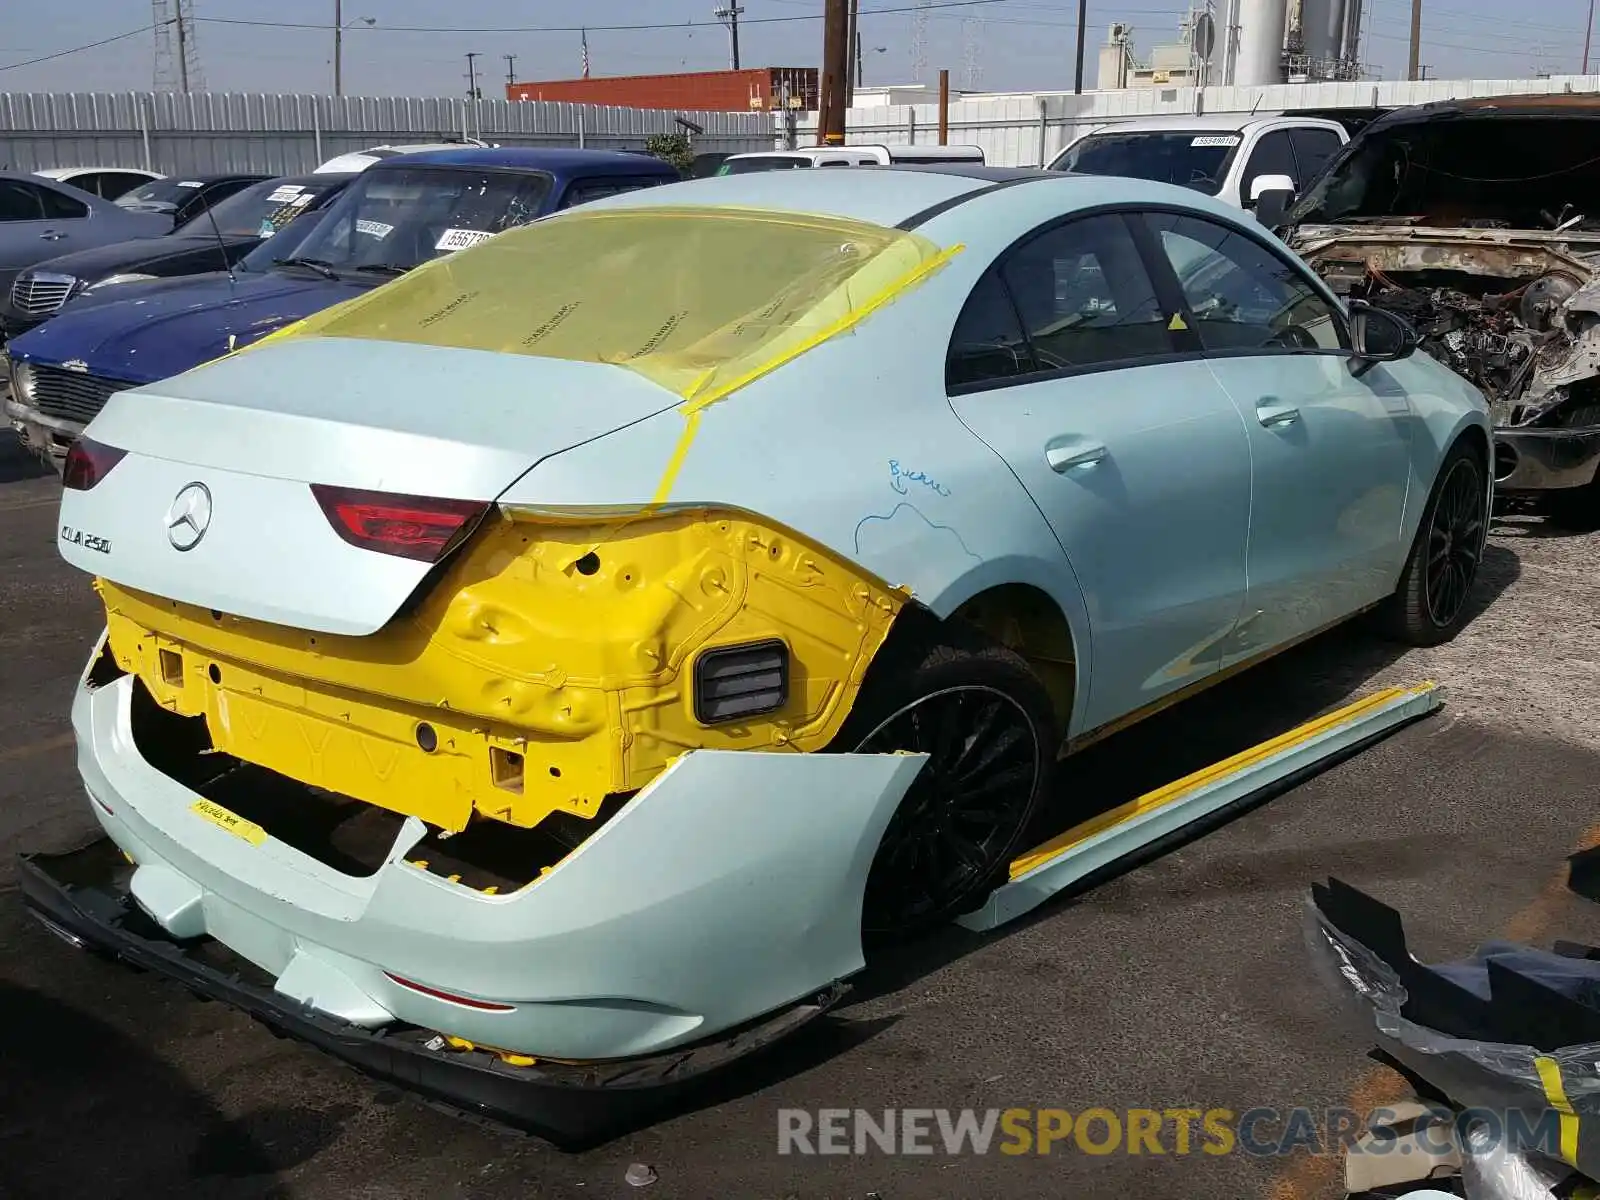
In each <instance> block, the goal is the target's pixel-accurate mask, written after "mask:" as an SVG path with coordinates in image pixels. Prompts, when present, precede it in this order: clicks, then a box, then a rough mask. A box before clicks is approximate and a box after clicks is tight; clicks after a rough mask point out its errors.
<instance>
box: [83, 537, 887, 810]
mask: <svg viewBox="0 0 1600 1200" xmlns="http://www.w3.org/2000/svg"><path fill="white" fill-rule="evenodd" d="M591 548H593V550H594V555H595V557H596V558H598V559H599V563H598V566H597V567H595V569H594V570H593V572H592V573H590V574H584V573H583V570H581V569H580V568H587V567H590V566H594V564H593V562H592V560H590V561H585V560H584V555H585V554H587V553H588V552H589V551H590V550H591ZM97 586H98V588H99V590H100V593H101V596H102V598H103V600H104V602H105V606H106V613H107V621H108V625H109V628H110V641H111V647H112V652H113V653H114V655H115V656H116V659H117V661H118V663H119V664H121V666H122V667H123V668H124V669H126V670H129V671H132V672H135V673H137V674H138V675H139V677H140V678H141V680H142V681H143V682H144V684H145V686H146V687H147V688H148V689H149V691H150V692H151V694H152V695H153V696H154V697H155V698H156V700H157V701H158V702H159V703H160V704H162V705H164V706H165V707H167V708H169V709H171V710H173V711H174V712H177V713H180V714H182V715H184V716H204V717H205V719H206V723H207V726H208V728H209V730H210V733H211V738H212V741H213V744H214V745H215V747H216V748H217V749H218V750H221V751H224V752H226V753H228V754H231V755H233V756H235V757H237V758H239V759H242V760H244V761H246V762H250V763H255V764H257V765H260V766H263V767H267V768H269V769H271V770H274V771H277V772H278V773H280V774H282V775H286V776H289V777H291V778H293V779H297V780H300V781H301V782H304V783H307V784H311V785H313V786H316V787H321V788H325V789H327V790H329V791H332V792H337V793H340V794H343V795H347V796H353V797H356V798H357V799H360V800H364V801H367V802H368V803H371V804H375V805H379V806H381V807H384V808H388V809H391V810H393V811H396V812H400V813H404V814H407V815H414V816H417V817H420V818H421V819H422V820H424V821H427V822H429V823H430V824H433V825H437V826H440V827H442V828H445V829H452V830H455V829H461V828H464V827H465V826H466V824H467V822H468V820H469V819H470V818H471V817H472V815H473V814H474V812H476V813H479V814H482V815H484V816H488V817H492V818H495V819H498V820H502V821H506V822H509V823H511V824H513V825H520V826H525V827H531V826H534V825H537V824H538V823H539V822H540V821H541V820H543V819H544V818H545V817H546V816H547V815H549V814H550V813H553V812H567V813H572V814H575V815H578V816H584V817H592V816H594V815H595V814H596V813H597V812H598V811H599V808H600V803H601V801H602V800H603V799H604V797H605V796H607V795H608V794H611V793H614V792H626V791H631V790H634V789H637V788H640V787H643V786H644V785H645V784H646V783H648V782H649V781H650V780H651V779H653V778H654V777H655V776H656V775H657V774H658V773H660V772H661V771H662V770H663V769H664V768H665V767H666V766H667V764H668V763H669V762H670V761H671V760H672V759H673V758H675V757H676V756H678V755H679V754H682V753H683V752H685V751H687V750H692V749H698V748H709V749H723V750H726V749H749V750H793V751H813V750H818V749H821V748H822V747H823V746H825V745H827V743H828V742H829V741H830V740H831V739H832V738H833V736H834V735H835V734H836V733H837V732H838V729H839V726H840V725H841V724H842V723H843V721H844V718H845V716H846V715H847V714H848V712H849V710H850V707H851V704H852V703H853V702H854V699H855V696H856V693H857V691H858V690H859V688H860V684H861V680H862V677H863V676H864V674H865V672H866V668H867V665H868V663H870V662H871V660H872V657H873V655H874V654H875V653H876V652H877V650H878V648H879V646H881V645H882V643H883V641H884V639H885V637H887V635H888V632H889V627H890V625H891V624H892V622H893V621H894V618H895V616H896V614H897V613H898V612H899V610H900V608H901V607H902V606H903V604H904V603H905V599H906V597H905V596H904V595H903V594H902V593H900V592H897V591H895V590H893V589H890V588H889V587H887V586H886V585H884V584H882V583H880V582H878V581H877V580H874V579H871V578H869V577H868V576H866V575H864V574H863V573H862V572H861V571H860V570H859V569H857V568H855V567H853V566H852V565H850V564H848V563H846V562H844V561H842V560H840V559H838V558H837V557H835V556H833V555H832V554H830V553H828V552H827V551H824V550H821V549H819V548H818V547H816V546H813V545H811V544H810V543H808V542H805V541H803V540H802V539H800V538H799V537H797V536H796V535H794V534H792V533H789V532H788V531H786V530H780V529H776V528H774V527H772V526H771V525H769V524H766V523H764V522H761V521H759V520H758V519H755V518H751V517H748V516H746V515H743V514H736V513H731V512H710V511H705V510H696V511H684V512H675V513H670V514H659V513H658V514H655V515H652V516H641V517H636V518H634V519H633V520H631V521H629V522H627V523H625V524H623V525H622V526H621V527H618V525H617V524H616V523H615V521H610V522H606V521H602V520H600V519H598V518H597V519H594V520H591V521H583V522H577V521H571V522H563V521H557V520H553V519H551V518H549V517H546V516H542V515H541V516H539V517H538V518H531V517H524V516H517V515H506V514H501V513H495V514H491V516H490V517H489V518H488V520H487V521H486V523H485V527H484V528H482V529H480V530H479V531H478V533H477V534H476V535H475V536H474V538H473V539H472V541H471V542H470V543H469V544H468V545H467V546H466V547H464V548H463V550H462V552H461V553H460V554H459V556H458V557H457V558H456V559H455V560H454V563H453V565H452V566H451V567H450V568H449V570H448V571H447V572H446V573H445V575H444V577H443V578H442V579H441V580H440V581H439V582H438V583H437V584H435V585H434V586H432V588H431V590H430V591H429V593H428V595H427V596H426V597H425V598H423V599H422V601H421V602H420V603H419V604H418V605H417V606H416V607H415V608H414V609H412V610H408V611H403V612H402V613H401V614H400V615H398V616H396V617H395V618H394V619H393V620H392V621H391V622H390V623H389V624H388V625H387V626H386V627H385V628H384V629H382V630H381V631H379V632H378V633H376V634H373V635H371V636H369V637H340V636H333V635H326V634H309V633H306V632H304V631H300V630H294V629H289V628H285V627H282V626H277V625H271V624H268V623H265V622H259V621H251V620H246V619H243V618H237V617H232V616H227V615H213V614H211V613H210V612H208V611H207V610H204V609H197V608H194V607H192V606H189V605H185V604H180V603H178V602H176V601H171V600H164V599H160V598H157V597H153V596H148V595H145V594H143V593H137V592H133V591H130V590H128V589H124V588H120V587H118V586H116V585H115V584H112V583H110V582H108V581H105V580H101V581H99V582H98V583H97ZM767 638H781V639H782V640H783V641H784V642H785V643H786V644H787V646H788V648H789V655H790V687H789V699H788V702H787V703H786V704H785V705H784V707H783V708H782V709H781V710H779V711H778V712H776V713H771V714H766V715H764V716H760V717H756V718H751V719H749V720H741V721H734V722H730V723H728V724H723V725H717V726H713V727H706V726H703V725H700V724H699V723H698V722H697V721H696V720H695V718H694V711H693V696H692V690H693V689H692V678H693V662H694V657H695V655H696V653H697V652H698V651H700V650H701V649H703V648H706V647H717V646H726V645H738V644H743V643H747V642H757V641H761V640H764V639H767ZM422 723H427V724H428V725H430V726H431V727H432V728H433V730H434V732H435V736H436V747H435V749H434V750H433V752H432V753H429V752H427V751H425V750H423V749H422V748H421V746H419V744H418V727H419V725H420V724H422Z"/></svg>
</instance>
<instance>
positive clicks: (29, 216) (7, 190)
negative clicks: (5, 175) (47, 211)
mask: <svg viewBox="0 0 1600 1200" xmlns="http://www.w3.org/2000/svg"><path fill="white" fill-rule="evenodd" d="M43 191H44V189H43V188H35V187H32V186H30V185H29V184H26V183H19V182H18V181H17V180H15V179H0V221H42V220H44V201H43V200H42V199H41V195H42V193H43Z"/></svg>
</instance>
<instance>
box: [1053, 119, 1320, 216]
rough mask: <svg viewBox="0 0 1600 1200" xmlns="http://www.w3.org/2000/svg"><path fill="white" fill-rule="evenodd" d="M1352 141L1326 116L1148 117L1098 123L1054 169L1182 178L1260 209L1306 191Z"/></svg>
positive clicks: (1186, 184) (1242, 205)
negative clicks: (1268, 200) (1277, 197)
mask: <svg viewBox="0 0 1600 1200" xmlns="http://www.w3.org/2000/svg"><path fill="white" fill-rule="evenodd" d="M1349 140H1350V135H1349V134H1348V133H1347V132H1346V131H1345V128H1344V126H1343V125H1341V124H1339V123H1338V122H1337V121H1328V120H1324V119H1322V118H1320V117H1295V116H1286V115H1284V114H1283V113H1268V114H1260V113H1255V114H1252V113H1217V114H1214V115H1209V116H1201V117H1193V116H1172V117H1143V118H1138V119H1135V120H1130V121H1118V122H1116V123H1114V124H1106V125H1100V126H1096V127H1094V128H1092V129H1090V130H1089V131H1088V132H1087V133H1085V134H1084V135H1083V136H1082V137H1080V138H1078V140H1077V141H1075V142H1073V143H1072V144H1071V145H1070V146H1068V147H1067V148H1066V149H1065V150H1063V151H1062V152H1061V153H1060V155H1058V156H1057V158H1056V159H1055V161H1054V162H1052V163H1051V164H1050V169H1051V170H1052V171H1075V172H1077V173H1078V174H1081V175H1129V176H1133V177H1134V178H1136V179H1153V180H1156V181H1159V182H1161V183H1175V184H1178V185H1179V186H1181V187H1189V188H1194V189H1195V190H1196V191H1200V192H1204V193H1205V194H1206V195H1208V196H1215V197H1217V198H1218V199H1219V200H1222V201H1225V202H1226V203H1228V204H1232V205H1235V206H1236V207H1238V208H1243V209H1254V208H1255V207H1256V201H1257V200H1258V199H1260V198H1261V196H1262V195H1263V194H1264V193H1266V192H1281V191H1282V190H1283V189H1285V188H1287V189H1289V190H1290V191H1291V192H1293V194H1294V195H1295V196H1298V195H1300V194H1301V193H1302V192H1303V191H1304V190H1305V188H1306V187H1307V185H1309V184H1310V183H1311V181H1312V180H1314V179H1315V178H1316V177H1317V176H1318V175H1320V174H1322V168H1323V167H1324V166H1326V165H1327V163H1328V160H1329V159H1331V158H1332V157H1333V156H1334V155H1335V154H1337V153H1338V152H1339V151H1340V149H1342V148H1343V146H1344V144H1345V143H1346V142H1348V141H1349Z"/></svg>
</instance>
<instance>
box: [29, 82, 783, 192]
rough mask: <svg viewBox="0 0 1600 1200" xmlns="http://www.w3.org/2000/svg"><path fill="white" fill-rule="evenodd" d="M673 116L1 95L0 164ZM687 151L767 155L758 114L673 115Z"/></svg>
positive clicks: (612, 138)
mask: <svg viewBox="0 0 1600 1200" xmlns="http://www.w3.org/2000/svg"><path fill="white" fill-rule="evenodd" d="M679 115H680V114H677V113H672V112H665V111H652V110H644V109H634V108H608V107H600V106H593V105H578V104H561V103H555V102H529V101H525V102H517V103H513V102H509V101H505V100H478V101H473V100H467V99H456V98H453V97H413V96H397V97H371V96H291V95H258V94H254V93H251V94H244V93H225V92H196V93H187V94H179V93H170V92H117V93H106V92H71V93H29V92H12V93H0V168H9V169H11V170H21V171H32V170H37V169H39V168H43V167H57V166H61V167H67V166H124V167H147V168H149V169H150V170H153V171H160V172H162V173H164V174H173V173H181V174H190V173H195V172H201V171H227V170H240V171H270V172H273V173H281V174H292V173H296V172H300V171H309V170H311V169H312V168H314V167H315V166H317V164H318V163H321V162H324V161H326V160H327V159H329V158H332V157H333V156H334V155H336V154H343V153H346V152H349V151H352V150H362V149H365V148H366V147H368V146H374V145H381V144H383V143H385V142H393V143H397V144H404V143H407V142H433V141H439V140H441V139H443V138H461V137H463V136H469V137H478V138H482V139H483V140H484V141H488V142H495V143H499V144H500V145H503V146H589V147H591V148H594V149H606V150H641V149H643V148H644V142H645V139H646V138H647V137H649V135H650V134H652V133H671V132H675V131H677V130H679V129H680V126H679V125H678V124H677V121H676V117H677V116H679ZM681 115H682V116H683V117H684V118H685V119H686V120H690V121H693V122H694V123H695V124H696V125H698V126H700V127H701V128H702V129H703V130H704V131H705V132H703V133H699V134H694V135H693V137H694V145H695V149H696V150H698V151H737V150H770V149H771V148H772V144H773V120H772V116H771V115H770V114H767V113H720V112H715V113H684V114H681Z"/></svg>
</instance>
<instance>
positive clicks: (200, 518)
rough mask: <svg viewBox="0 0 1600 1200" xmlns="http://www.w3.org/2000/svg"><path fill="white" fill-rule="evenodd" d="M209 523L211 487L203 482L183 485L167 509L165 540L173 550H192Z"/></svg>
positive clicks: (198, 542)
mask: <svg viewBox="0 0 1600 1200" xmlns="http://www.w3.org/2000/svg"><path fill="white" fill-rule="evenodd" d="M210 524H211V489H210V488H208V487H206V485H205V484H203V483H191V484H187V485H185V487H184V488H183V490H182V491H180V492H179V493H178V494H177V496H176V497H175V498H174V499H173V501H172V507H171V508H169V509H167V541H169V542H171V543H172V548H173V549H174V550H193V549H194V548H195V547H196V546H198V545H199V544H200V539H201V538H203V537H205V535H206V529H207V528H208V527H209V526H210Z"/></svg>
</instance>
